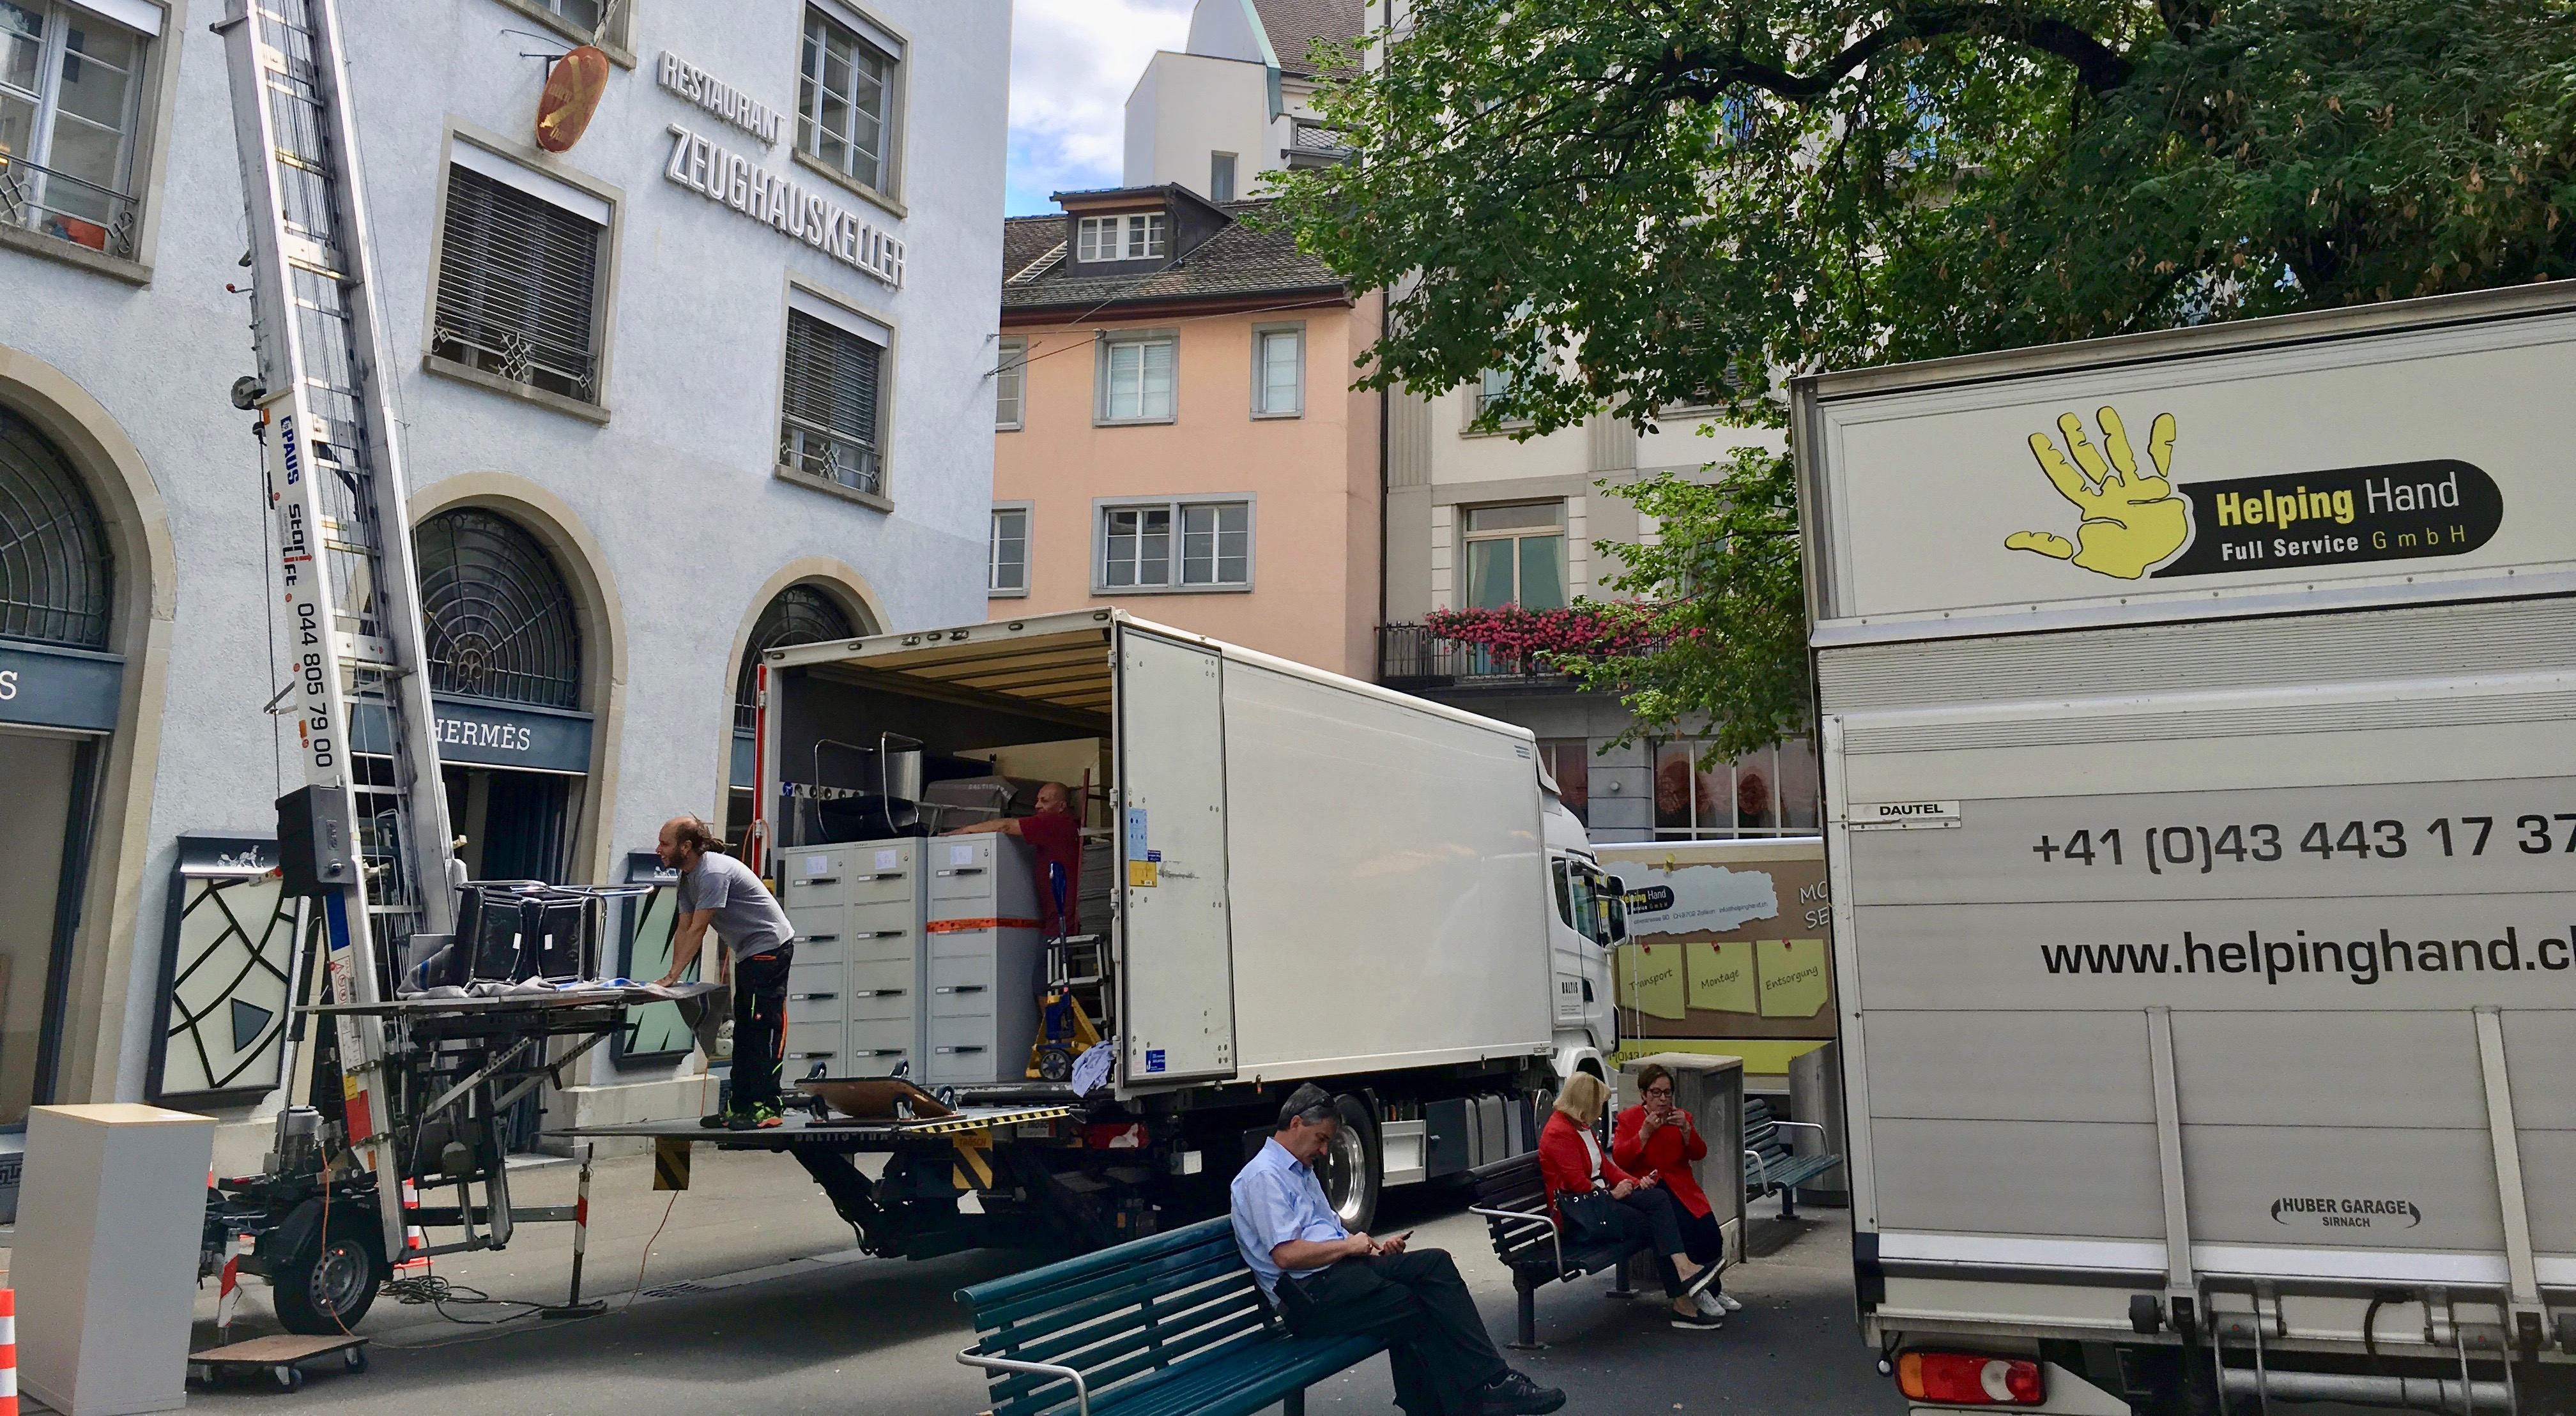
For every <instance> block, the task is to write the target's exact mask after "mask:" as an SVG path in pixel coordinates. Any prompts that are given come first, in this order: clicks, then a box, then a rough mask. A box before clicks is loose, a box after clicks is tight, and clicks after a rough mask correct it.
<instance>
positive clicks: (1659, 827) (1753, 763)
mask: <svg viewBox="0 0 2576 1416" xmlns="http://www.w3.org/2000/svg"><path fill="white" fill-rule="evenodd" d="M1670 747H1681V748H1683V749H1685V750H1687V751H1688V752H1689V753H1690V757H1691V777H1692V785H1691V793H1690V811H1689V816H1690V824H1689V825H1686V826H1666V825H1663V824H1661V822H1660V813H1654V812H1652V811H1651V808H1652V807H1653V805H1654V802H1655V796H1654V793H1655V792H1656V790H1657V786H1658V784H1657V781H1656V777H1657V774H1658V773H1660V772H1661V771H1662V770H1663V762H1662V759H1663V755H1664V750H1665V749H1666V748H1670ZM1707 748H1708V743H1707V741H1706V740H1705V739H1700V738H1687V737H1684V738H1648V739H1647V740H1646V791H1647V804H1648V806H1649V808H1650V814H1649V816H1648V818H1647V819H1648V820H1649V821H1652V822H1655V823H1656V824H1655V825H1654V826H1653V827H1652V830H1653V831H1654V833H1655V839H1656V840H1658V841H1740V840H1763V839H1769V838H1773V837H1780V836H1814V835H1819V834H1821V833H1822V832H1823V830H1824V827H1823V826H1822V825H1821V824H1820V823H1822V822H1823V820H1824V800H1823V794H1824V774H1823V764H1822V763H1821V762H1820V761H1818V760H1817V758H1816V749H1815V746H1814V743H1813V741H1812V740H1811V739H1808V738H1789V739H1787V740H1785V741H1781V742H1775V743H1772V744H1771V745H1770V746H1768V747H1759V748H1755V749H1754V750H1753V751H1752V752H1750V753H1747V754H1746V755H1745V756H1744V757H1740V758H1737V759H1736V760H1734V761H1733V762H1730V763H1727V764H1726V766H1727V768H1728V769H1729V770H1728V772H1727V789H1728V801H1727V815H1728V817H1729V820H1728V823H1727V824H1725V825H1723V826H1721V825H1717V824H1714V823H1707V824H1703V823H1702V822H1701V821H1700V819H1699V786H1698V777H1699V758H1700V754H1701V753H1702V752H1704V751H1706V750H1707ZM1791 752H1797V753H1804V754H1805V755H1806V757H1807V760H1808V763H1809V765H1810V771H1811V775H1810V778H1809V780H1810V781H1812V782H1813V783H1814V784H1815V786H1816V789H1817V795H1816V796H1815V798H1813V799H1811V800H1809V801H1807V802H1806V803H1805V804H1804V810H1803V811H1802V812H1801V813H1800V814H1801V815H1803V816H1805V817H1806V818H1807V821H1808V824H1804V825H1798V826H1784V825H1781V824H1780V821H1781V818H1782V817H1784V816H1786V815H1787V814H1788V813H1787V812H1785V811H1783V810H1782V808H1781V799H1780V779H1781V776H1782V775H1783V774H1782V773H1781V771H1780V759H1781V756H1782V755H1783V754H1784V753H1791ZM1747 767H1751V768H1753V769H1755V770H1757V771H1760V772H1763V773H1765V774H1766V778H1767V781H1768V784H1769V788H1770V792H1771V823H1772V824H1770V825H1768V826H1739V825H1736V824H1734V821H1733V819H1732V818H1733V816H1734V814H1735V802H1736V793H1737V792H1738V791H1739V790H1740V786H1739V784H1740V783H1741V781H1742V778H1743V771H1744V769H1745V768H1747Z"/></svg>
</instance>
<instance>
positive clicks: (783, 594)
mask: <svg viewBox="0 0 2576 1416" xmlns="http://www.w3.org/2000/svg"><path fill="white" fill-rule="evenodd" d="M858 635H859V631H858V627H857V626H855V625H853V624H851V623H850V616H849V614H848V612H846V611H844V610H843V609H842V608H841V607H840V606H839V605H838V604H836V603H834V602H833V600H832V597H831V596H829V595H826V594H824V593H823V592H822V591H820V590H817V589H815V588H814V587H813V586H811V585H790V586H788V587H787V588H786V589H784V590H781V591H779V592H778V598H777V599H775V600H772V601H770V602H769V607H768V608H767V609H764V610H762V611H761V612H760V618H759V619H758V620H756V621H754V622H753V623H752V626H751V642H750V643H749V644H746V645H744V646H743V651H742V676H741V677H740V678H738V679H737V680H735V682H734V689H733V727H734V731H735V732H740V733H747V732H750V731H751V730H752V724H753V719H754V717H755V716H756V715H757V714H758V712H759V705H758V704H756V703H754V702H753V701H752V697H751V671H752V670H753V669H754V668H756V667H758V666H759V664H760V656H761V655H763V654H766V653H768V652H769V651H770V650H772V649H778V648H783V647H785V646H786V645H790V644H820V643H822V642H823V641H824V640H827V639H856V638H857V637H858Z"/></svg>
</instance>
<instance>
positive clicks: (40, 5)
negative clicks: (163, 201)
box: [0, 0, 167, 265]
mask: <svg viewBox="0 0 2576 1416" xmlns="http://www.w3.org/2000/svg"><path fill="white" fill-rule="evenodd" d="M17 4H18V5H19V6H20V7H21V8H23V9H29V10H33V11H35V12H36V14H37V15H38V17H39V23H41V24H42V25H43V26H44V34H43V37H42V38H41V39H40V40H39V41H38V48H37V56H36V87H35V88H34V89H33V90H32V91H31V90H27V89H22V88H19V87H17V86H15V85H8V86H7V87H6V88H5V90H0V91H5V92H6V93H7V94H8V95H9V96H10V97H11V98H13V99H15V100H16V101H18V102H21V103H26V104H29V105H31V106H32V108H33V113H32V114H31V116H30V123H31V127H30V131H29V133H28V147H27V150H26V151H24V152H19V153H14V154H12V155H11V165H12V166H14V167H15V168H16V169H17V170H15V171H14V172H10V173H9V174H8V176H7V177H6V178H0V180H10V181H13V182H15V183H16V184H17V185H18V186H20V187H21V188H22V189H24V190H25V191H26V193H27V195H28V199H29V206H28V213H29V216H30V217H33V216H35V215H36V214H37V213H38V212H41V211H55V212H57V214H59V215H60V216H61V217H63V218H64V219H66V220H68V221H77V222H80V223H81V224H83V225H87V226H95V227H98V228H99V229H100V232H101V235H100V237H99V240H100V243H101V244H100V245H98V246H95V247H93V246H90V245H87V244H85V243H83V242H80V241H77V240H74V239H72V238H71V237H70V236H68V235H55V234H53V233H51V232H48V231H45V230H43V229H42V228H41V227H38V226H33V225H27V224H24V223H22V222H9V223H8V224H7V228H8V229H9V230H10V231H11V232H12V234H13V235H14V234H16V233H21V232H23V233H24V234H25V235H27V236H28V237H31V238H33V240H34V241H35V242H37V243H39V245H38V246H37V249H44V250H45V253H46V254H48V255H54V254H60V255H65V256H71V253H72V252H79V253H80V255H81V256H88V257H95V258H98V259H102V260H108V261H118V262H126V263H130V264H134V265H140V264H142V263H143V260H144V257H145V256H146V255H147V253H148V252H147V247H146V245H145V232H144V206H145V203H144V199H143V188H144V186H145V182H146V178H147V176H148V175H149V174H148V173H147V172H146V168H147V166H148V165H150V162H149V152H150V149H151V147H152V146H153V145H152V144H151V143H150V142H148V141H147V137H148V136H149V135H147V133H146V131H145V130H146V128H147V126H150V125H152V124H153V119H154V115H155V112H156V110H157V109H158V108H159V107H160V106H161V103H162V100H161V98H160V89H161V73H162V68H163V63H164V60H163V51H164V49H165V47H166V44H167V41H166V40H165V39H164V37H163V35H162V30H163V29H164V28H165V26H164V24H163V23H162V16H161V13H160V11H159V10H158V9H157V8H156V7H154V6H150V5H145V4H141V3H139V0H95V2H94V3H87V4H75V3H72V2H71V0H17ZM75 15H77V16H78V18H79V20H80V21H83V22H86V23H89V24H99V23H105V24H109V25H113V26H115V27H116V28H118V29H120V30H125V31H127V32H129V33H130V34H131V35H132V37H133V39H134V46H135V47H134V64H133V67H132V68H130V69H128V70H126V71H125V84H126V89H125V112H124V113H123V114H122V115H121V117H120V118H119V120H118V121H119V123H120V124H121V126H120V127H118V128H117V129H115V130H114V131H115V133H116V137H117V156H116V169H117V170H116V173H115V181H114V183H113V185H108V184H101V183H95V182H91V181H90V180H89V179H87V178H85V177H75V176H73V175H71V174H70V173H68V172H63V171H62V170H61V168H60V166H59V164H58V163H57V162H56V161H55V158H54V152H53V148H54V139H55V137H56V136H57V129H58V127H59V126H60V124H61V123H62V122H63V121H64V120H65V114H64V112H63V108H62V75H63V63H64V60H65V58H66V51H67V41H68V35H69V33H70V25H71V23H72V17H73V16H75ZM86 62H89V63H96V64H99V66H100V67H101V68H109V67H112V66H109V65H106V64H104V63H101V62H100V61H98V60H94V59H92V60H87V61H86ZM68 116H69V120H70V121H71V122H73V123H75V124H80V125H85V126H88V127H91V128H98V127H100V126H101V125H99V124H98V123H97V122H96V121H94V120H92V119H90V118H87V117H85V116H83V115H81V114H78V113H73V114H70V115H68ZM58 181H59V182H63V183H66V184H69V186H70V187H71V188H73V189H80V188H87V189H89V190H92V191H97V192H103V193H106V194H107V195H108V197H109V198H110V201H109V205H110V207H111V208H112V207H113V206H114V205H115V204H116V203H119V202H121V203H123V204H124V206H125V208H126V209H125V212H124V214H123V218H122V224H121V225H120V224H119V218H117V217H116V216H114V215H110V216H109V220H108V221H106V222H94V221H91V220H89V218H87V217H85V216H80V215H77V214H75V213H73V212H70V211H67V210H61V209H60V208H57V207H54V206H52V205H51V204H50V203H47V204H45V205H38V204H37V203H38V202H40V201H42V200H43V199H44V198H46V197H54V194H53V193H51V192H50V191H49V190H48V189H49V188H51V186H52V184H53V183H55V182H58ZM64 195H76V192H74V193H66V194H64ZM61 199H62V198H61V197H55V200H61ZM102 214H106V213H102ZM66 229H68V228H66ZM119 245H122V246H124V247H125V249H124V250H123V251H118V250H116V249H115V248H116V247H117V246H119ZM50 247H61V248H63V249H62V250H60V251H56V250H51V249H46V248H50ZM71 258H72V259H75V260H77V259H79V258H80V257H79V256H71Z"/></svg>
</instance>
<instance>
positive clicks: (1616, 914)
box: [1601, 875, 1628, 949]
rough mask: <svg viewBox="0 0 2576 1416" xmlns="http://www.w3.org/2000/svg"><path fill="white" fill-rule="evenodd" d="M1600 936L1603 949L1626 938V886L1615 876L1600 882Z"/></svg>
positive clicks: (1603, 878)
mask: <svg viewBox="0 0 2576 1416" xmlns="http://www.w3.org/2000/svg"><path fill="white" fill-rule="evenodd" d="M1601 934H1602V938H1601V947H1603V948H1605V949H1607V948H1609V947H1610V946H1611V945H1614V944H1618V943H1620V942H1622V941H1624V940H1626V939H1627V937H1628V886H1627V883H1626V882H1625V881H1623V880H1621V879H1620V878H1619V877H1618V876H1616V875H1609V876H1604V877H1602V880H1601Z"/></svg>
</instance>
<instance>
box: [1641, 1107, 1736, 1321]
mask: <svg viewBox="0 0 2576 1416" xmlns="http://www.w3.org/2000/svg"><path fill="white" fill-rule="evenodd" d="M1637 1095H1638V1096H1639V1097H1640V1098H1641V1099H1642V1104H1640V1105H1637V1106H1632V1107H1629V1108H1628V1109H1627V1110H1625V1111H1622V1112H1620V1113H1619V1124H1618V1125H1617V1126H1616V1127H1615V1128H1614V1129H1613V1130H1612V1132H1611V1137H1610V1158H1611V1159H1612V1160H1614V1161H1616V1162H1618V1163H1619V1165H1620V1166H1621V1167H1622V1168H1624V1169H1626V1170H1629V1171H1631V1172H1633V1173H1635V1174H1638V1175H1651V1176H1653V1177H1655V1178H1656V1179H1657V1180H1660V1181H1662V1182H1663V1186H1664V1190H1665V1192H1666V1193H1668V1194H1670V1195H1671V1196H1672V1197H1673V1204H1674V1205H1675V1206H1676V1207H1677V1208H1679V1209H1680V1211H1681V1229H1682V1239H1683V1241H1684V1243H1685V1245H1686V1246H1687V1247H1688V1249H1689V1251H1690V1256H1691V1257H1692V1258H1694V1259H1696V1260H1698V1261H1699V1262H1701V1263H1704V1264H1718V1263H1722V1262H1724V1260H1725V1258H1726V1233H1725V1231H1724V1230H1722V1229H1720V1228H1718V1224H1717V1215H1716V1214H1715V1213H1714V1212H1713V1211H1711V1209H1710V1208H1709V1203H1708V1196H1707V1195H1705V1194H1703V1193H1701V1191H1700V1188H1699V1179H1698V1177H1697V1176H1695V1175H1693V1174H1692V1173H1691V1162H1692V1161H1695V1160H1701V1159H1704V1158H1706V1156H1707V1155H1708V1139H1707V1138H1706V1137H1704V1136H1702V1135H1701V1134H1700V1133H1699V1127H1698V1126H1696V1125H1694V1124H1693V1123H1692V1121H1691V1114H1690V1113H1689V1112H1687V1111H1684V1110H1682V1109H1681V1108H1680V1107H1678V1106H1675V1105H1674V1104H1673V1074H1672V1073H1671V1072H1669V1071H1666V1070H1665V1069H1664V1068H1663V1067H1662V1066H1661V1065H1660V1064H1657V1063H1653V1062H1649V1063H1647V1064H1646V1065H1645V1066H1643V1067H1640V1068H1638V1069H1637ZM1709 1292H1710V1293H1711V1294H1714V1295H1715V1296H1716V1298H1717V1301H1718V1303H1719V1305H1720V1306H1722V1307H1724V1308H1725V1309H1726V1311H1728V1312H1730V1313H1738V1312H1742V1311H1743V1310H1744V1305H1743V1304H1741V1303H1739V1302H1737V1301H1735V1300H1734V1299H1732V1298H1729V1297H1728V1296H1726V1294H1725V1293H1723V1292H1721V1291H1720V1290H1719V1289H1718V1288H1717V1287H1716V1286H1715V1285H1714V1284H1712V1285H1711V1286H1710V1288H1709Z"/></svg>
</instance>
